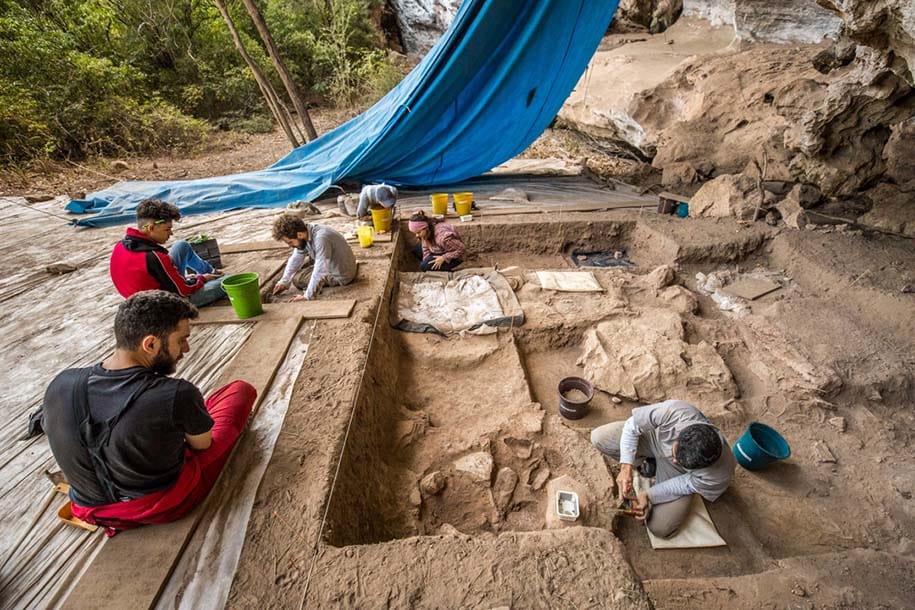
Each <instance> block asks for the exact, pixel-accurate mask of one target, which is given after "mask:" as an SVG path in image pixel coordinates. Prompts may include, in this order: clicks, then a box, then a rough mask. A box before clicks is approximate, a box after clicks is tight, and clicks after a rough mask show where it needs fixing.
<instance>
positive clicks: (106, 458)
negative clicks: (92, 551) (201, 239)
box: [30, 290, 257, 536]
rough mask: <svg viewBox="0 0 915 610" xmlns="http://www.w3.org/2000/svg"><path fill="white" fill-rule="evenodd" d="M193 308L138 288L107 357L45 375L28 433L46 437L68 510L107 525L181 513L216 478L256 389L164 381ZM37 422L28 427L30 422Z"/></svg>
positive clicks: (183, 344)
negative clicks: (208, 388)
mask: <svg viewBox="0 0 915 610" xmlns="http://www.w3.org/2000/svg"><path fill="white" fill-rule="evenodd" d="M196 317H197V308H196V307H194V306H193V305H192V304H190V303H189V302H188V301H187V300H186V299H182V298H181V297H178V296H177V295H174V294H172V293H169V292H165V291H164V290H149V291H144V292H138V293H136V294H135V295H133V296H131V297H130V298H128V299H127V300H126V301H124V302H123V303H121V305H120V307H118V312H117V315H116V316H115V319H114V335H115V350H114V354H113V355H111V356H110V357H109V358H107V359H106V360H104V361H103V362H102V363H101V364H96V365H95V366H92V367H89V368H83V369H68V370H66V371H63V372H62V373H60V374H59V375H57V377H55V378H54V380H53V381H51V384H50V385H49V386H48V389H47V391H46V392H45V396H44V403H43V404H42V407H41V409H40V410H39V411H38V412H37V413H35V414H33V416H32V418H31V419H32V424H33V425H30V433H32V434H34V433H39V432H41V431H42V430H43V431H44V432H45V433H46V434H47V435H48V442H49V444H50V446H51V452H52V453H53V454H54V458H55V459H56V460H57V463H58V465H60V469H61V470H62V471H63V473H64V475H65V476H66V477H67V481H68V482H69V483H70V500H71V502H72V504H73V515H74V516H75V517H77V518H79V519H82V520H83V521H87V522H89V523H93V524H97V525H101V526H104V527H106V528H108V535H109V536H111V535H114V534H115V533H116V531H117V530H123V529H127V528H131V527H135V526H137V525H140V524H144V523H166V522H168V521H174V520H176V519H179V518H181V517H182V516H184V515H186V514H187V513H188V512H190V511H191V509H192V508H194V507H195V506H196V505H197V504H199V503H200V502H201V501H202V500H203V499H204V498H205V497H206V495H207V494H208V493H209V491H210V489H211V488H212V487H213V484H214V483H215V482H216V479H217V478H218V477H219V474H220V472H221V471H222V469H223V466H224V465H225V463H226V461H227V460H228V458H229V454H230V452H231V450H232V447H233V446H234V445H235V442H236V440H238V437H239V435H240V434H241V432H242V430H243V429H244V427H245V422H247V420H248V416H249V415H250V413H251V408H252V407H253V405H254V400H255V398H256V396H257V391H256V390H255V389H254V387H253V386H252V385H251V384H249V383H247V382H245V381H233V382H232V383H230V384H228V385H226V386H224V387H222V388H220V389H218V390H216V391H215V392H213V394H211V395H210V397H209V398H207V399H206V401H204V399H203V396H202V395H201V394H200V390H198V389H197V387H196V386H195V385H194V384H192V383H190V382H189V381H185V380H184V379H174V378H172V377H170V375H171V374H172V373H174V372H175V368H176V365H177V364H178V361H179V360H181V358H182V357H183V355H184V354H186V353H187V352H188V351H189V349H190V347H189V345H188V338H189V336H190V324H189V320H192V319H194V318H196ZM35 420H37V425H34V423H35Z"/></svg>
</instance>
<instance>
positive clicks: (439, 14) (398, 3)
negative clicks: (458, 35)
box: [390, 0, 461, 57]
mask: <svg viewBox="0 0 915 610" xmlns="http://www.w3.org/2000/svg"><path fill="white" fill-rule="evenodd" d="M390 2H391V6H393V8H394V12H395V14H396V15H397V23H398V25H399V26H400V31H401V34H402V36H403V42H404V47H405V48H404V51H405V52H406V53H407V55H413V56H420V57H421V56H423V55H425V54H426V51H428V50H429V49H431V48H432V46H433V45H434V44H435V43H436V42H437V41H438V39H439V38H440V37H441V35H442V33H444V31H445V30H447V29H448V26H450V25H451V21H452V20H453V19H454V16H455V15H456V14H457V11H458V8H459V7H460V6H461V1H460V0H390Z"/></svg>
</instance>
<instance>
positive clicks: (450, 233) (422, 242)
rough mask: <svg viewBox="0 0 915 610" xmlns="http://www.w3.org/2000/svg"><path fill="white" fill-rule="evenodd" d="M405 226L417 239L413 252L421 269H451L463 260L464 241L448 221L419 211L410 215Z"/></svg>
mask: <svg viewBox="0 0 915 610" xmlns="http://www.w3.org/2000/svg"><path fill="white" fill-rule="evenodd" d="M407 227H408V228H409V229H410V232H412V233H413V234H414V235H416V237H417V238H418V239H419V243H418V244H416V247H414V248H413V254H414V256H416V258H418V259H419V260H420V261H421V262H420V264H419V268H420V269H421V270H423V271H430V270H431V271H451V270H453V269H454V268H455V267H457V266H458V265H460V264H461V263H463V262H464V253H465V247H464V242H463V241H462V240H461V236H460V235H458V232H457V230H455V228H454V227H453V226H452V225H450V224H449V223H447V222H445V221H443V220H436V219H435V218H429V217H427V216H426V215H425V213H423V212H421V211H420V212H417V213H415V214H413V216H411V217H410V221H409V222H408V223H407Z"/></svg>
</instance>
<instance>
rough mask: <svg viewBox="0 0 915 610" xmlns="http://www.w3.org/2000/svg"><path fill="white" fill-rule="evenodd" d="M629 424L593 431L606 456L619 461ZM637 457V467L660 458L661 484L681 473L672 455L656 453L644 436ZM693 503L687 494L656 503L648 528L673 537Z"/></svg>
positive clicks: (658, 478) (658, 479) (593, 438)
mask: <svg viewBox="0 0 915 610" xmlns="http://www.w3.org/2000/svg"><path fill="white" fill-rule="evenodd" d="M625 423H626V422H624V421H618V422H613V423H610V424H606V425H603V426H600V427H598V428H595V429H594V430H592V431H591V444H592V445H594V447H596V448H597V449H598V451H600V452H601V453H603V454H604V455H606V456H608V457H610V458H613V459H614V460H616V461H619V459H620V438H621V437H622V435H623V425H624V424H625ZM635 456H636V461H637V462H638V463H637V464H633V466H638V464H640V463H641V461H642V460H644V459H645V458H649V457H650V458H654V459H655V460H656V461H657V465H658V469H657V473H656V476H655V481H656V482H657V483H663V482H664V481H666V480H667V479H670V478H672V477H675V476H678V475H679V474H680V472H679V471H678V470H676V469H675V468H674V467H673V462H671V461H670V456H669V455H654V454H653V453H652V451H651V447H650V445H649V443H648V442H647V441H646V440H645V438H644V437H640V438H639V446H638V449H636V453H635ZM690 502H692V496H683V497H682V498H677V499H676V500H673V501H671V502H664V503H663V504H653V505H652V507H651V513H650V514H649V515H648V529H650V530H651V533H652V534H654V535H655V536H657V537H658V538H669V537H670V536H673V535H674V533H676V531H677V530H678V529H679V528H680V526H681V525H682V524H683V521H684V520H685V519H686V516H687V515H688V514H689V505H690Z"/></svg>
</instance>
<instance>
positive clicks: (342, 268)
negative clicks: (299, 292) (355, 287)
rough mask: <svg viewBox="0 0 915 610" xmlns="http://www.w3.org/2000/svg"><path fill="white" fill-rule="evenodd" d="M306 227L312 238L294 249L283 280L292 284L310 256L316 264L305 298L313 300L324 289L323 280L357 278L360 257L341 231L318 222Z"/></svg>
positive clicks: (342, 281)
mask: <svg viewBox="0 0 915 610" xmlns="http://www.w3.org/2000/svg"><path fill="white" fill-rule="evenodd" d="M306 226H307V229H308V239H307V240H305V241H304V243H303V244H301V245H302V247H300V248H293V250H292V254H291V255H290V257H289V260H288V261H287V262H286V270H285V271H284V272H283V277H282V279H280V283H282V284H285V285H287V286H288V285H289V284H290V282H292V277H293V276H294V275H295V274H296V273H297V272H298V271H299V269H301V268H302V265H304V264H305V258H306V256H310V257H311V260H313V261H314V265H315V267H314V270H312V272H311V278H310V279H309V280H308V287H307V288H306V289H305V298H306V299H313V298H315V296H317V293H318V291H319V290H320V286H321V282H322V280H328V279H329V280H330V283H331V284H335V285H345V284H349V283H350V282H352V281H353V278H355V277H356V257H355V256H353V249H352V248H350V247H349V244H348V243H346V239H345V238H344V237H343V235H341V234H340V233H338V232H337V231H335V230H333V229H331V228H330V227H327V226H325V225H319V224H316V223H311V224H308V225H306Z"/></svg>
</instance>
